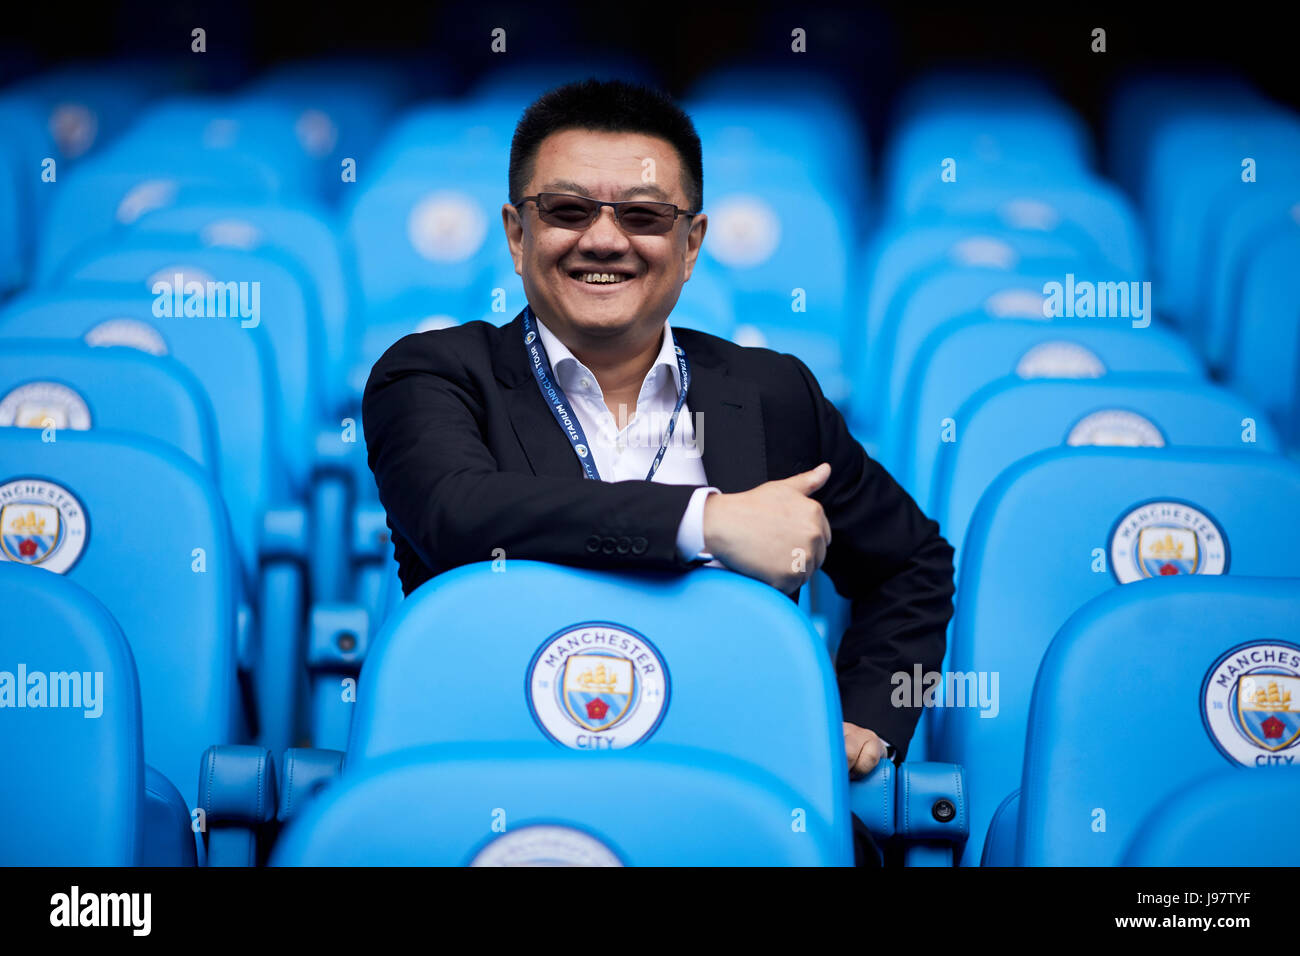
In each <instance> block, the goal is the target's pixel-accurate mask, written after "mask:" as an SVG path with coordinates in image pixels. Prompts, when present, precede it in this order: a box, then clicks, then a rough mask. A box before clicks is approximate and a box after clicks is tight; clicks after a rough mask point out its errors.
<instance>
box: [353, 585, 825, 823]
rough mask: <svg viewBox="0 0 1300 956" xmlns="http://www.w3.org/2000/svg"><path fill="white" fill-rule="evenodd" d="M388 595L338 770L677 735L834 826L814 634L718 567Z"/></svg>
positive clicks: (649, 744)
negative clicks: (479, 751)
mask: <svg viewBox="0 0 1300 956" xmlns="http://www.w3.org/2000/svg"><path fill="white" fill-rule="evenodd" d="M504 567H505V570H504V573H501V572H494V571H493V567H492V565H490V564H486V563H485V564H475V565H470V566H468V567H463V568H458V569H456V570H454V571H450V572H448V573H446V574H443V575H440V576H438V577H437V578H434V579H433V580H432V581H430V582H428V583H427V584H425V585H424V586H422V587H421V588H420V589H418V590H417V591H415V592H414V593H412V594H411V595H410V596H408V597H407V598H406V599H405V600H404V601H402V602H401V604H400V605H399V607H398V608H397V610H396V611H395V612H394V613H393V614H392V616H390V617H389V618H388V620H387V621H386V622H385V624H384V627H383V629H382V631H381V632H380V634H379V636H378V638H377V639H376V641H375V643H374V644H373V645H372V648H371V650H370V653H369V654H368V656H367V658H366V662H365V665H364V667H363V668H362V673H361V682H360V685H359V687H358V692H357V697H358V701H357V705H356V712H355V714H354V716H353V721H352V736H351V738H350V740H349V744H348V766H349V767H353V766H364V765H366V764H368V763H369V762H370V761H372V760H374V759H375V758H377V757H380V756H383V755H385V754H389V753H393V752H395V751H399V750H405V749H409V748H411V747H415V746H419V745H422V744H432V743H447V742H452V741H477V742H480V743H502V742H525V743H526V742H531V741H538V740H541V741H546V740H551V741H554V742H556V743H557V744H559V745H560V746H563V747H569V748H573V749H581V750H593V749H606V748H610V749H622V748H626V747H630V746H634V745H635V746H639V747H642V748H645V749H647V750H649V749H653V748H654V747H657V746H659V745H666V744H675V745H680V746H688V747H695V748H698V749H701V750H708V751H712V752H716V753H725V754H730V755H731V756H733V757H735V758H737V759H739V760H743V761H745V762H747V763H750V764H753V765H754V766H756V767H759V768H761V769H763V770H765V771H767V772H768V773H771V774H773V775H774V776H775V777H777V778H778V779H780V780H783V781H785V783H786V785H787V786H790V787H791V788H792V789H794V790H796V791H797V792H799V793H801V794H803V799H804V801H805V802H806V804H807V809H808V811H809V813H810V814H815V815H818V816H819V817H820V818H821V819H823V820H825V821H835V822H837V823H843V822H844V821H846V820H847V819H848V817H847V803H846V801H847V784H848V777H847V772H846V770H845V767H844V744H843V734H842V728H841V726H840V715H839V705H838V695H837V692H836V686H835V680H834V676H833V673H832V668H831V661H830V657H829V655H828V654H827V652H826V647H825V642H824V641H822V639H821V638H820V637H819V636H818V635H817V633H816V631H815V630H814V629H813V628H812V627H811V625H810V624H809V623H808V621H807V619H806V618H804V617H803V616H802V615H800V614H799V612H798V610H797V608H796V607H795V605H794V603H793V602H792V601H790V600H789V599H788V598H785V597H783V596H782V595H781V594H779V593H778V592H777V591H775V590H773V589H772V588H769V587H767V586H765V585H762V584H760V583H758V582H757V581H753V580H751V579H748V578H745V577H742V576H740V575H737V574H734V573H732V572H729V571H722V570H714V569H702V570H699V571H695V572H693V573H691V574H686V575H658V576H652V575H630V574H611V573H599V572H595V571H588V570H580V569H574V568H566V567H559V566H556V565H547V564H542V563H538V562H531V561H520V560H510V561H509V562H508V565H507V566H504Z"/></svg>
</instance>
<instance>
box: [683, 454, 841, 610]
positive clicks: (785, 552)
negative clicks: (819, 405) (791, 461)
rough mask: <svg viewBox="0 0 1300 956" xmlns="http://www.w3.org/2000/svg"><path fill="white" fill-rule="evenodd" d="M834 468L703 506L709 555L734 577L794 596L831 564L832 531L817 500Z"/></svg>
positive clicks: (825, 466) (823, 465) (722, 497)
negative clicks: (736, 574) (823, 566)
mask: <svg viewBox="0 0 1300 956" xmlns="http://www.w3.org/2000/svg"><path fill="white" fill-rule="evenodd" d="M830 475H831V466H830V465H828V464H826V463H825V462H822V463H821V464H820V465H818V466H817V467H816V468H814V469H812V470H811V471H805V472H803V473H802V474H799V475H791V476H790V477H789V478H782V479H781V480H780V481H768V482H765V483H764V484H761V485H759V486H758V487H757V488H751V489H750V490H749V491H742V492H739V493H737V494H731V495H722V494H717V495H709V497H708V499H707V500H706V501H705V503H704V549H705V550H706V551H708V552H709V553H710V554H712V555H713V556H714V557H715V558H717V559H718V560H719V561H721V562H722V563H723V564H724V565H726V566H727V567H729V568H731V570H733V571H738V572H740V573H741V574H744V575H747V576H748V577H751V578H757V579H758V580H760V581H762V582H764V583H766V584H770V585H772V587H774V588H776V589H777V590H778V591H781V592H782V593H783V594H793V593H794V592H795V591H797V590H798V589H799V588H800V587H802V586H803V585H804V584H806V583H807V581H808V579H809V578H811V577H812V576H813V574H814V573H815V572H816V571H817V569H818V568H820V567H821V564H822V561H823V560H825V558H826V548H827V546H829V545H830V543H831V526H830V522H828V521H827V520H826V513H825V512H824V511H822V506H821V505H820V504H819V503H818V502H816V501H814V500H813V499H812V498H811V497H809V496H810V495H812V494H813V493H814V492H815V491H817V489H818V488H820V487H821V486H822V485H824V484H825V483H826V479H827V478H829V477H830Z"/></svg>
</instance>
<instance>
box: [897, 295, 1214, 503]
mask: <svg viewBox="0 0 1300 956" xmlns="http://www.w3.org/2000/svg"><path fill="white" fill-rule="evenodd" d="M1144 373H1145V374H1151V375H1155V376H1167V375H1183V376H1188V377H1191V378H1194V379H1201V378H1203V375H1204V370H1203V369H1202V367H1201V364H1200V361H1199V360H1198V359H1197V357H1196V355H1195V353H1193V351H1192V349H1191V347H1190V346H1189V345H1187V343H1186V342H1185V341H1184V340H1183V339H1182V337H1181V336H1179V335H1177V334H1175V333H1173V332H1171V331H1169V330H1168V329H1166V328H1163V327H1161V326H1158V325H1154V324H1153V325H1151V326H1150V327H1149V328H1145V329H1134V328H1132V327H1130V326H1124V325H1123V324H1118V325H1116V324H1099V323H1097V322H1095V321H1093V320H1091V319H1079V320H1068V319H1057V320H1055V321H1052V322H1050V323H1047V322H1042V321H1039V320H1036V319H1003V320H999V321H989V319H988V317H987V316H986V315H983V314H979V313H976V314H974V315H970V316H967V317H966V318H962V319H956V320H953V321H951V322H946V323H944V324H943V325H942V326H940V327H939V328H938V329H935V330H934V331H933V332H932V333H930V335H929V336H928V337H927V338H926V339H925V341H924V343H923V344H922V345H921V347H920V349H918V350H917V353H916V359H915V360H914V361H913V363H912V367H911V369H909V371H908V375H907V384H906V386H905V387H904V389H903V403H902V408H901V409H900V410H899V413H898V415H897V417H896V418H895V425H894V427H895V429H896V433H897V434H898V435H899V436H901V437H903V438H906V442H904V443H902V447H903V453H902V454H901V455H900V457H897V458H896V459H895V460H894V461H893V463H892V464H893V474H894V477H895V478H896V479H897V480H898V482H899V483H900V484H901V485H903V487H905V488H907V489H908V491H910V492H911V493H912V495H913V497H915V498H916V500H917V501H918V502H919V503H920V504H921V506H922V507H923V508H926V509H929V508H930V507H932V503H933V498H932V495H931V482H932V479H933V476H934V462H935V458H936V457H937V456H938V454H939V451H940V450H941V449H942V448H943V447H944V445H943V437H944V431H943V430H944V428H945V427H946V420H948V419H951V420H952V422H953V423H954V425H955V424H956V422H957V412H958V410H959V409H960V408H961V406H962V405H963V404H964V403H965V402H966V401H967V399H969V398H970V397H971V396H972V395H974V394H975V393H976V392H977V391H979V390H980V389H981V388H984V387H986V386H988V385H990V384H991V383H993V382H995V381H999V380H1002V379H1005V378H1008V377H1014V378H1015V379H1019V380H1022V381H1028V380H1033V379H1040V378H1051V379H1093V378H1099V379H1103V380H1104V378H1105V377H1106V376H1109V375H1111V374H1120V375H1127V374H1144Z"/></svg>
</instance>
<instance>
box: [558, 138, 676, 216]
mask: <svg viewBox="0 0 1300 956" xmlns="http://www.w3.org/2000/svg"><path fill="white" fill-rule="evenodd" d="M647 160H648V161H649V162H647ZM647 171H648V172H649V173H650V175H649V176H647V175H646V173H647ZM533 179H534V182H535V183H537V185H536V187H535V190H536V191H537V192H563V193H573V194H575V195H579V196H590V197H592V198H595V199H605V198H611V197H612V198H613V199H616V200H617V199H627V198H632V197H643V198H648V199H658V200H662V201H664V202H674V201H677V200H678V198H679V197H678V196H675V195H673V193H674V192H675V191H677V190H679V189H680V188H681V183H680V180H681V163H680V161H679V160H678V158H677V151H676V149H674V147H673V145H672V144H671V143H669V142H668V141H667V140H664V139H661V138H660V137H657V136H650V135H648V134H644V133H615V132H610V131H607V130H586V129H566V130H560V131H559V132H556V133H552V134H551V135H549V136H547V137H546V139H544V140H543V141H542V143H541V144H540V147H539V149H538V152H537V158H536V165H535V167H534V170H533Z"/></svg>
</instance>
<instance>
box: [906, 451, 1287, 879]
mask: <svg viewBox="0 0 1300 956" xmlns="http://www.w3.org/2000/svg"><path fill="white" fill-rule="evenodd" d="M1298 498H1300V466H1297V465H1296V464H1295V463H1293V462H1290V461H1288V460H1287V459H1285V458H1283V457H1281V456H1277V455H1268V454H1258V453H1254V452H1247V451H1230V450H1227V449H1224V450H1218V449H1189V448H1095V447H1078V448H1061V449H1055V450H1050V451H1043V452H1038V453H1036V454H1034V455H1030V456H1029V457H1027V458H1023V459H1021V460H1020V461H1018V462H1017V463H1016V464H1014V465H1012V466H1011V467H1010V468H1008V469H1006V470H1005V471H1003V472H1002V474H1001V475H999V476H998V478H997V480H996V481H995V482H994V483H993V484H992V486H990V487H989V489H988V491H986V492H985V493H984V496H983V497H982V498H981V499H980V503H979V505H978V507H977V508H976V510H975V514H974V516H973V517H972V519H971V523H970V526H969V528H968V531H967V534H966V541H965V546H964V548H963V552H962V562H961V570H960V574H959V578H958V594H959V596H960V597H959V599H958V601H957V610H956V615H955V616H954V618H953V624H952V628H951V637H950V641H949V659H950V661H951V665H950V666H951V671H952V673H953V674H954V675H974V676H975V678H976V680H977V681H979V680H982V681H984V682H985V683H986V684H988V685H990V687H991V684H992V681H993V680H996V681H997V687H996V689H995V690H994V691H993V693H992V696H993V698H994V700H993V702H992V706H981V707H972V706H969V703H968V704H967V706H959V705H958V703H959V702H958V701H957V700H956V695H955V690H956V689H960V688H954V694H953V702H952V703H953V705H952V706H944V707H937V708H935V709H934V711H933V712H932V713H930V714H929V715H928V719H930V720H931V731H932V735H933V736H932V738H931V742H932V744H934V749H933V750H932V751H931V755H932V757H933V759H938V760H947V761H952V762H954V763H961V764H963V765H964V766H965V767H966V772H967V775H968V782H969V790H970V797H971V800H970V812H971V841H970V845H968V847H967V850H966V859H967V860H969V861H972V862H973V861H974V859H975V858H977V856H978V853H979V847H980V846H981V845H982V843H983V837H984V833H985V831H986V829H987V827H988V824H989V820H990V818H991V816H992V814H993V811H994V809H995V808H996V806H997V803H998V801H1000V800H1001V799H1002V798H1003V797H1005V796H1006V794H1008V793H1009V792H1010V791H1012V790H1013V789H1015V787H1016V784H1017V779H1018V778H1017V770H1018V768H1019V766H1020V763H1021V759H1022V756H1023V753H1024V741H1025V722H1026V720H1027V716H1028V710H1029V698H1030V692H1031V690H1032V688H1033V682H1034V675H1035V673H1036V672H1037V670H1038V664H1039V661H1040V660H1041V659H1042V655H1043V651H1044V650H1045V649H1046V647H1047V644H1048V642H1049V641H1050V640H1051V638H1052V636H1053V635H1054V634H1055V633H1056V631H1057V630H1058V629H1059V628H1060V627H1061V625H1062V624H1064V623H1065V621H1066V619H1067V618H1068V617H1069V616H1070V614H1072V613H1073V612H1074V611H1075V610H1076V609H1078V608H1079V607H1081V606H1082V605H1083V604H1084V603H1086V602H1087V601H1088V600H1090V599H1091V598H1093V597H1095V596H1097V595H1099V594H1102V593H1104V592H1105V591H1108V590H1110V589H1112V588H1113V587H1114V586H1115V584H1116V583H1120V584H1124V583H1128V582H1130V581H1134V580H1141V579H1144V578H1151V577H1158V578H1168V577H1177V576H1179V575H1184V574H1196V575H1217V574H1224V573H1232V574H1244V575H1294V576H1300V552H1297V551H1296V550H1295V548H1294V547H1293V546H1292V542H1294V541H1295V540H1296V539H1297V536H1298V535H1300V511H1297V510H1296V509H1295V508H1294V507H1292V506H1291V504H1292V503H1293V502H1294V501H1296V500H1297V499H1298ZM984 714H990V715H996V716H995V717H993V716H990V718H985V717H984V716H983V715H984Z"/></svg>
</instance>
